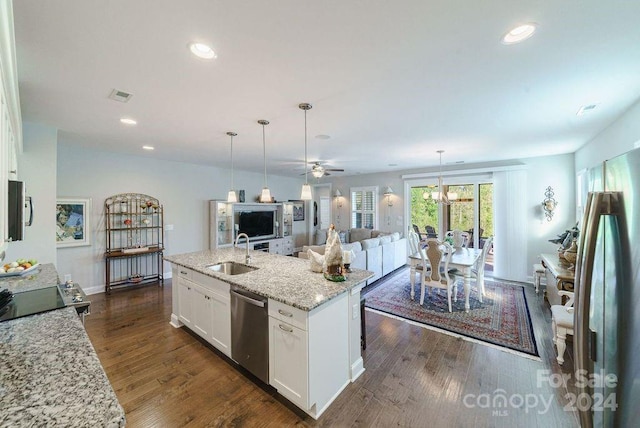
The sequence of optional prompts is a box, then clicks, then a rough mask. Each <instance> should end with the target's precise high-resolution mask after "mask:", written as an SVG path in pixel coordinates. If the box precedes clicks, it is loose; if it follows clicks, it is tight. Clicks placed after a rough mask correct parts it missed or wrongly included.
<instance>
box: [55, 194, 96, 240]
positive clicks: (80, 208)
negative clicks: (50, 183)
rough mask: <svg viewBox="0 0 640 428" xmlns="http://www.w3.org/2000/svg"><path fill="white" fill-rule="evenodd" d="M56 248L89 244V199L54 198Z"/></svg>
mask: <svg viewBox="0 0 640 428" xmlns="http://www.w3.org/2000/svg"><path fill="white" fill-rule="evenodd" d="M56 245H57V247H58V248H64V247H80V246H83V245H91V199H88V198H58V199H56Z"/></svg>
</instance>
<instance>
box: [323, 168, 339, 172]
mask: <svg viewBox="0 0 640 428" xmlns="http://www.w3.org/2000/svg"><path fill="white" fill-rule="evenodd" d="M324 170H325V171H336V172H344V169H342V168H325V169H324Z"/></svg>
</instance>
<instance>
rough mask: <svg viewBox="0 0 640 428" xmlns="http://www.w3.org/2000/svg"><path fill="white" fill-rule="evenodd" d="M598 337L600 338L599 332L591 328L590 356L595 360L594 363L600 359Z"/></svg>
mask: <svg viewBox="0 0 640 428" xmlns="http://www.w3.org/2000/svg"><path fill="white" fill-rule="evenodd" d="M597 339H598V333H596V332H595V331H593V330H592V329H589V358H591V361H593V362H594V363H595V362H596V360H597V359H598V342H597Z"/></svg>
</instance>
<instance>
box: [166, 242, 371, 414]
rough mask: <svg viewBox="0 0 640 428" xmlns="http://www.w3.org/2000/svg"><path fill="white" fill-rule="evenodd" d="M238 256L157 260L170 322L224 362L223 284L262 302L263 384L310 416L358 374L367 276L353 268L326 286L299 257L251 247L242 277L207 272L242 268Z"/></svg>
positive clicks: (226, 297) (204, 254)
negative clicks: (162, 268)
mask: <svg viewBox="0 0 640 428" xmlns="http://www.w3.org/2000/svg"><path fill="white" fill-rule="evenodd" d="M245 251H246V250H244V249H239V248H233V247H228V248H217V249H214V250H205V251H199V252H195V253H187V254H178V255H172V256H165V260H167V261H169V262H171V263H172V265H173V281H174V282H173V285H174V293H173V313H172V314H171V325H173V326H174V327H181V326H183V325H185V326H186V327H188V328H189V329H191V330H192V331H194V332H195V333H196V334H198V335H200V336H201V337H203V338H205V340H207V341H208V342H209V343H211V344H212V345H213V346H214V347H216V348H217V349H219V350H221V351H222V352H224V354H225V355H227V356H229V357H231V355H232V352H231V351H232V350H231V346H232V345H231V343H232V341H231V340H230V338H231V319H232V317H231V309H230V294H229V289H230V285H233V286H234V287H238V288H241V289H244V290H247V291H250V292H252V293H255V294H258V295H259V296H262V297H266V298H267V315H268V316H267V317H265V318H267V321H266V325H264V328H265V329H268V333H269V349H268V354H269V355H268V359H269V378H268V379H269V384H270V385H271V386H273V387H274V388H276V390H277V391H278V393H279V394H280V395H282V396H283V397H285V398H286V399H288V400H289V401H291V403H293V404H294V405H296V406H298V407H299V408H300V409H302V410H303V411H304V412H306V413H307V414H309V415H310V416H311V417H313V418H314V419H317V418H318V417H320V415H321V414H322V413H323V412H324V411H325V410H326V409H327V408H328V407H329V405H330V404H331V403H332V402H333V401H334V400H335V399H336V398H337V397H338V395H339V394H340V393H341V392H342V391H343V390H344V388H346V387H347V386H348V385H349V383H350V382H354V381H355V380H356V379H357V378H358V377H359V376H360V375H361V374H362V373H363V372H364V365H363V360H362V355H361V349H360V335H361V332H360V326H361V323H360V290H361V289H362V285H363V284H364V283H365V282H366V280H367V279H368V278H370V277H371V276H373V273H372V272H368V271H363V270H357V269H356V270H354V271H353V272H352V273H350V274H348V275H347V280H346V281H344V282H331V281H328V280H326V279H325V278H324V277H323V275H322V274H320V273H314V272H311V270H310V269H309V263H308V261H307V260H303V259H299V258H296V257H286V256H282V255H275V254H269V253H268V252H264V251H253V250H252V251H250V255H251V266H252V267H253V268H254V269H253V270H251V271H249V272H245V273H241V274H236V275H228V274H224V273H222V272H216V271H212V270H211V269H209V266H211V265H213V264H215V263H220V262H229V261H232V262H235V263H239V264H245V263H246V262H245ZM249 339H250V338H249Z"/></svg>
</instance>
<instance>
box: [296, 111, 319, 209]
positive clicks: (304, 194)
mask: <svg viewBox="0 0 640 428" xmlns="http://www.w3.org/2000/svg"><path fill="white" fill-rule="evenodd" d="M311 107H312V106H311V104H309V103H300V104H298V108H299V109H301V110H304V184H303V185H302V191H301V192H300V199H302V200H303V201H310V200H311V199H312V198H313V196H312V195H311V186H310V185H309V181H308V176H309V168H308V164H307V111H309V110H311ZM313 174H314V176H315V170H314V171H313Z"/></svg>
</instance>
